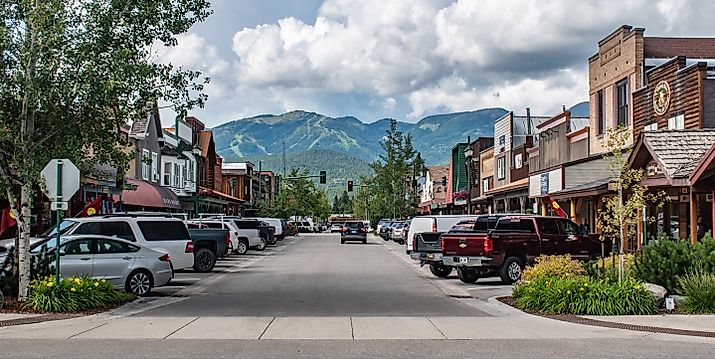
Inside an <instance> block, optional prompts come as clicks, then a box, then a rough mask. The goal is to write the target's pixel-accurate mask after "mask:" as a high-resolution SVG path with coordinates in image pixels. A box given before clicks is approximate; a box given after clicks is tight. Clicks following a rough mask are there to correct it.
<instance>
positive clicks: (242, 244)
mask: <svg viewBox="0 0 715 359" xmlns="http://www.w3.org/2000/svg"><path fill="white" fill-rule="evenodd" d="M236 253H238V254H246V253H248V241H247V240H245V239H239V240H238V246H237V247H236Z"/></svg>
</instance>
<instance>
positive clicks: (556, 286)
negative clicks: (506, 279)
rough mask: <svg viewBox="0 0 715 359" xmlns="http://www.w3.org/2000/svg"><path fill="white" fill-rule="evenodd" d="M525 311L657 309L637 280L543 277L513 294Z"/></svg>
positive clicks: (604, 312) (592, 312)
mask: <svg viewBox="0 0 715 359" xmlns="http://www.w3.org/2000/svg"><path fill="white" fill-rule="evenodd" d="M512 295H513V296H514V298H515V299H516V304H517V307H518V308H520V309H522V310H527V311H534V312H543V313H550V314H578V315H628V314H654V313H656V312H657V310H658V307H657V305H656V301H655V297H654V296H653V295H652V294H651V293H650V292H648V291H647V290H646V289H645V288H644V287H643V285H642V283H641V282H638V281H636V280H634V279H631V278H628V279H625V280H623V281H621V282H612V281H608V280H596V279H593V278H589V277H575V278H540V279H537V280H535V281H532V282H522V283H520V284H518V285H517V286H516V288H515V289H514V292H513V293H512Z"/></svg>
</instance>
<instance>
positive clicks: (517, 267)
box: [441, 215, 611, 284]
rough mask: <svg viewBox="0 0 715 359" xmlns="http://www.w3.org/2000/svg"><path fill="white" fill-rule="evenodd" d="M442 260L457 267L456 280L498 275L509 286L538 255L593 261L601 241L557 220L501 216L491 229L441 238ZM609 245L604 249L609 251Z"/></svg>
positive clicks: (565, 220) (555, 218)
mask: <svg viewBox="0 0 715 359" xmlns="http://www.w3.org/2000/svg"><path fill="white" fill-rule="evenodd" d="M441 238H442V261H443V263H444V264H445V265H449V266H453V267H456V268H457V274H458V276H459V279H460V280H461V281H463V282H465V283H474V282H475V281H477V279H478V278H480V277H489V276H499V277H500V278H501V280H502V282H503V283H505V284H511V283H514V282H516V281H517V280H519V278H521V273H522V270H523V269H524V266H525V265H530V264H533V263H534V258H536V257H538V256H540V255H563V254H570V255H571V257H572V258H574V259H584V260H585V259H593V258H597V257H598V256H599V255H600V254H601V250H602V249H601V241H599V240H598V239H593V238H589V237H588V235H587V234H585V233H581V231H580V228H579V227H578V225H576V224H575V223H573V222H572V221H570V220H568V219H565V218H560V217H543V216H529V215H517V216H513V215H512V216H504V217H501V218H499V219H498V221H497V222H496V226H495V228H494V230H492V231H491V232H489V233H486V232H484V231H479V232H478V231H458V232H453V233H446V234H443V235H442V237H441ZM610 247H611V246H610V244H606V245H605V248H606V249H610Z"/></svg>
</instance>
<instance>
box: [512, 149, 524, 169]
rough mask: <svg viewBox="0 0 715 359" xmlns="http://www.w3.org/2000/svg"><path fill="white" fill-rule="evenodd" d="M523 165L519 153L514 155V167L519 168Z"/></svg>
mask: <svg viewBox="0 0 715 359" xmlns="http://www.w3.org/2000/svg"><path fill="white" fill-rule="evenodd" d="M523 165H524V162H523V160H522V156H521V153H517V154H516V155H514V168H516V169H520V168H521V167H522V166H523Z"/></svg>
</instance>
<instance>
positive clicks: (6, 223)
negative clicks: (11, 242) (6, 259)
mask: <svg viewBox="0 0 715 359" xmlns="http://www.w3.org/2000/svg"><path fill="white" fill-rule="evenodd" d="M16 225H17V219H16V218H15V214H13V213H12V210H11V209H10V207H9V206H8V207H7V208H5V209H3V210H2V218H1V219H0V234H3V233H5V231H6V230H8V229H10V228H12V227H14V226H16Z"/></svg>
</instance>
